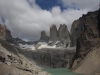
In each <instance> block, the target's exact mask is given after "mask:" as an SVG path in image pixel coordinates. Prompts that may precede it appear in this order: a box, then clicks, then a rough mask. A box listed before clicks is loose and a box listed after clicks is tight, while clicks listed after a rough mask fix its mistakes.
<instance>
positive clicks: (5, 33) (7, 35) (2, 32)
mask: <svg viewBox="0 0 100 75" xmlns="http://www.w3.org/2000/svg"><path fill="white" fill-rule="evenodd" d="M0 38H2V39H4V40H8V39H12V36H11V32H10V31H9V30H8V29H7V28H6V26H4V25H1V24H0Z"/></svg>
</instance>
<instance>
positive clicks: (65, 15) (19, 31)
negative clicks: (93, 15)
mask: <svg viewBox="0 0 100 75" xmlns="http://www.w3.org/2000/svg"><path fill="white" fill-rule="evenodd" d="M62 1H63V2H64V4H65V6H71V3H72V2H75V1H79V2H76V3H78V4H79V5H78V6H80V8H82V9H80V10H75V9H65V10H64V11H61V9H60V7H59V6H55V7H53V8H52V9H51V10H50V11H47V10H43V9H41V8H40V7H39V6H38V5H37V4H36V3H35V0H0V16H3V17H4V19H5V24H6V25H7V27H8V29H10V30H11V32H12V35H13V36H14V37H20V38H23V39H29V40H38V39H39V37H40V32H41V31H42V30H45V31H46V32H47V34H49V28H50V26H51V25H52V24H56V25H57V27H59V25H60V24H63V23H65V24H66V25H67V26H68V28H69V29H70V27H71V24H72V22H73V21H74V20H76V19H78V18H79V17H80V16H81V15H82V14H83V13H86V12H87V11H88V10H89V8H88V9H86V8H85V3H84V2H83V1H82V0H81V1H82V2H83V4H82V2H81V1H80V0H71V1H70V0H62ZM67 1H68V3H67ZM85 1H86V0H85ZM92 1H93V0H92ZM97 1H98V0H97ZM87 2H89V1H87ZM90 2H91V1H90ZM93 2H94V3H96V4H94V5H93V4H92V5H93V6H92V5H91V6H92V7H91V9H92V8H93V9H95V8H97V7H96V5H97V2H96V1H93ZM67 4H68V5H67ZM81 5H82V6H81ZM87 5H88V4H87ZM86 7H87V6H86ZM89 7H90V5H89ZM83 8H84V9H83ZM0 23H1V19H0Z"/></svg>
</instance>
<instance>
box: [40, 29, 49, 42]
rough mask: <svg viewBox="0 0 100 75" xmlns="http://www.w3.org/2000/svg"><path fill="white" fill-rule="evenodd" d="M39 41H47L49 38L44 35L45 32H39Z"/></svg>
mask: <svg viewBox="0 0 100 75" xmlns="http://www.w3.org/2000/svg"><path fill="white" fill-rule="evenodd" d="M40 41H45V42H48V41H49V36H47V35H46V33H45V31H42V32H41V37H40Z"/></svg>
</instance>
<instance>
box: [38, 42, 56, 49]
mask: <svg viewBox="0 0 100 75" xmlns="http://www.w3.org/2000/svg"><path fill="white" fill-rule="evenodd" d="M38 44H39V45H40V46H39V47H38V49H42V48H56V45H54V46H49V45H48V44H47V43H46V42H39V43H38Z"/></svg>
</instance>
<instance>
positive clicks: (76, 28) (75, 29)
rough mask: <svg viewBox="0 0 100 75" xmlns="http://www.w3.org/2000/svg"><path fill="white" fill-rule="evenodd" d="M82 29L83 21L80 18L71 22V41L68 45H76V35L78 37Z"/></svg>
mask: <svg viewBox="0 0 100 75" xmlns="http://www.w3.org/2000/svg"><path fill="white" fill-rule="evenodd" d="M83 31H84V26H83V21H82V19H78V20H75V21H74V22H73V24H72V27H71V30H70V35H71V37H70V38H71V43H70V46H71V47H74V46H76V42H77V39H78V37H80V35H81V33H82V32H83Z"/></svg>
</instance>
